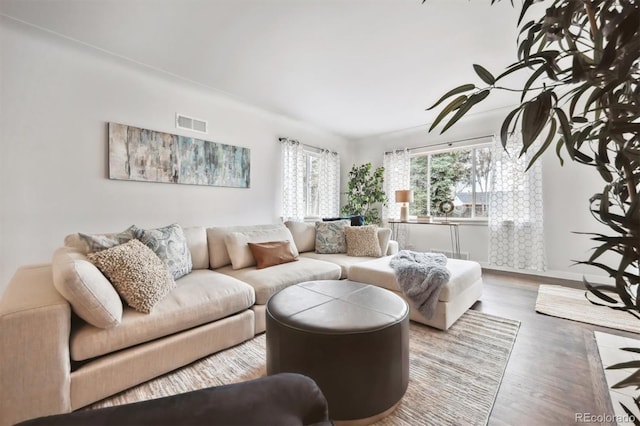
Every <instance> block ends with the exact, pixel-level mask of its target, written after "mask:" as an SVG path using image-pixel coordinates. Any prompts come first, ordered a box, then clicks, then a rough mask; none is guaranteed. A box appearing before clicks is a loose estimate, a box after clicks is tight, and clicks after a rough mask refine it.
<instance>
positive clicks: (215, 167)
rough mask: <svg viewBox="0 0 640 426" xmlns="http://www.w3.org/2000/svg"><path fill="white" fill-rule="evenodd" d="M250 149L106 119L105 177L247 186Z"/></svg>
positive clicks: (249, 171)
mask: <svg viewBox="0 0 640 426" xmlns="http://www.w3.org/2000/svg"><path fill="white" fill-rule="evenodd" d="M250 166H251V150H250V149H248V148H243V147H239V146H233V145H225V144H222V143H217V142H210V141H205V140H202V139H196V138H191V137H188V136H179V135H173V134H170V133H163V132H156V131H154V130H147V129H141V128H139V127H133V126H127V125H125V124H118V123H109V178H110V179H118V180H135V181H146V182H165V183H183V184H190V185H212V186H230V187H234V188H249V186H250V183H251V182H250V181H251V167H250Z"/></svg>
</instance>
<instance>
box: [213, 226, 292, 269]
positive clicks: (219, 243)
mask: <svg viewBox="0 0 640 426" xmlns="http://www.w3.org/2000/svg"><path fill="white" fill-rule="evenodd" d="M280 226H282V225H278V224H275V225H246V226H214V227H211V228H207V244H208V246H209V267H210V268H211V269H216V268H220V267H222V266H226V265H228V264H230V263H231V258H230V257H229V252H228V251H227V246H226V244H225V242H224V237H225V235H227V234H230V233H231V232H245V231H257V230H261V229H274V228H278V227H280Z"/></svg>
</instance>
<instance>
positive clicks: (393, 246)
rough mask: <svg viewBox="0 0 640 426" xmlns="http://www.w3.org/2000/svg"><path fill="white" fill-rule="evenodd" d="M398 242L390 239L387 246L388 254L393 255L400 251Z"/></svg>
mask: <svg viewBox="0 0 640 426" xmlns="http://www.w3.org/2000/svg"><path fill="white" fill-rule="evenodd" d="M398 247H399V246H398V242H397V241H394V240H389V246H388V247H387V256H392V255H394V254H396V253H398V250H399V248H398Z"/></svg>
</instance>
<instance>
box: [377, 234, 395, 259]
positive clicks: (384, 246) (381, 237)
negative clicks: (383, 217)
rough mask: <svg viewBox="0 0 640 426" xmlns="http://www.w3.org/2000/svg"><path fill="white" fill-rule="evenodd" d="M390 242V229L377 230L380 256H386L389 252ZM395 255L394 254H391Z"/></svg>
mask: <svg viewBox="0 0 640 426" xmlns="http://www.w3.org/2000/svg"><path fill="white" fill-rule="evenodd" d="M390 240H391V229H390V228H378V241H379V242H380V252H381V255H382V256H387V251H389V241H390ZM391 254H395V253H391Z"/></svg>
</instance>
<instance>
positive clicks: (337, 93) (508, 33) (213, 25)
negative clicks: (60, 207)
mask: <svg viewBox="0 0 640 426" xmlns="http://www.w3.org/2000/svg"><path fill="white" fill-rule="evenodd" d="M421 3H422V2H421V0H208V1H206V0H0V13H2V14H3V15H5V16H9V17H12V18H15V19H18V20H21V21H24V22H27V23H30V24H33V25H35V26H38V27H42V28H45V29H47V30H50V31H53V32H55V33H58V34H61V35H64V36H66V37H69V38H72V39H75V40H78V41H81V42H83V43H85V44H88V45H91V46H95V47H97V48H100V49H102V50H105V51H107V52H111V53H113V54H115V55H118V56H121V57H126V58H129V59H131V60H134V61H136V62H139V63H143V64H145V65H148V66H150V67H153V68H155V69H158V70H162V71H165V72H168V73H171V74H174V75H177V76H180V77H182V78H185V79H188V80H191V81H194V82H197V83H199V84H202V85H204V86H207V87H209V88H211V89H215V90H217V91H220V92H223V93H225V94H227V95H231V96H233V97H235V98H237V99H240V100H242V101H244V102H247V103H250V104H252V105H256V106H258V107H261V108H263V109H266V110H269V111H272V112H275V113H278V114H282V115H285V116H288V117H291V118H294V119H297V120H301V121H304V122H307V123H310V124H313V125H315V126H317V127H320V128H322V129H325V130H328V131H331V132H333V133H336V134H339V135H342V136H344V137H347V138H363V137H367V136H370V135H374V134H380V133H386V132H391V131H395V130H400V129H407V128H411V127H415V126H420V125H424V124H427V123H430V122H432V121H433V119H434V118H435V113H434V112H427V111H425V108H426V107H428V106H430V104H432V103H433V102H434V101H435V100H436V99H437V98H439V97H440V96H441V95H442V94H443V93H444V92H446V91H447V90H449V89H451V88H453V87H455V86H458V85H460V84H462V83H467V82H478V81H479V80H478V79H477V78H476V77H475V76H474V72H473V68H472V64H474V63H480V64H482V65H484V66H485V67H486V68H487V69H489V70H490V71H492V72H494V73H496V74H497V73H499V72H500V71H501V70H502V69H503V68H504V66H506V65H508V64H510V63H512V62H514V61H515V53H516V41H515V40H516V35H517V29H516V19H517V12H518V10H517V9H514V8H512V6H511V4H510V2H509V1H503V2H500V3H497V4H495V5H494V6H490V5H489V0H471V1H469V0H427V1H426V2H425V4H421ZM515 102H516V98H514V97H513V95H509V94H499V93H495V94H492V95H491V96H489V98H488V99H487V100H486V101H485V102H484V103H483V104H480V105H478V106H476V107H475V108H474V110H473V111H474V112H481V111H486V110H490V109H495V108H499V107H503V106H507V105H512V104H514V103H515Z"/></svg>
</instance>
